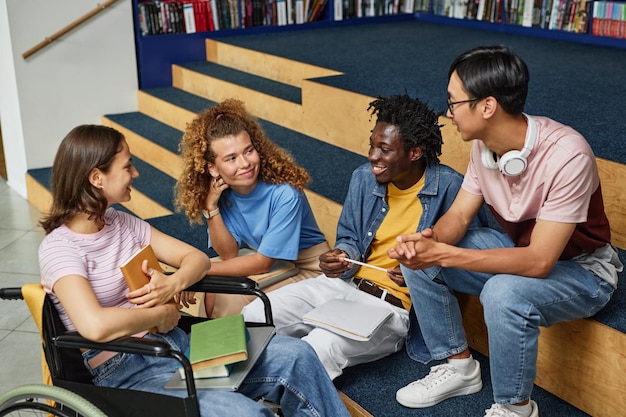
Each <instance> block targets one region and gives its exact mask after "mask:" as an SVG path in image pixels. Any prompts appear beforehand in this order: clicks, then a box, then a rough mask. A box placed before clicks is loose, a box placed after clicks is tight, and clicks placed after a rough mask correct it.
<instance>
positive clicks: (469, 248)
mask: <svg viewBox="0 0 626 417" xmlns="http://www.w3.org/2000/svg"><path fill="white" fill-rule="evenodd" d="M448 79H449V83H448V95H449V99H448V116H450V117H451V118H452V122H453V124H454V125H456V126H457V129H458V130H459V132H460V133H461V136H462V138H463V140H464V141H470V140H473V139H479V140H476V141H474V143H473V145H472V149H471V154H470V163H469V166H468V169H467V173H466V175H465V178H464V181H463V185H462V188H461V190H460V191H459V194H458V195H457V198H456V199H455V201H454V203H453V204H452V207H451V208H450V210H448V211H447V213H446V214H445V215H444V216H443V217H441V218H440V219H439V220H438V221H437V222H436V223H435V225H434V226H433V227H432V228H429V229H425V230H423V231H422V232H421V233H415V234H410V235H402V236H399V237H398V245H397V246H396V247H395V248H393V249H391V250H390V251H389V256H390V257H391V258H394V259H397V260H398V261H400V263H401V264H402V267H401V269H402V273H403V276H404V278H405V281H406V283H407V286H408V287H409V290H410V294H411V298H412V299H413V300H419V302H416V303H415V304H414V307H415V311H416V313H417V317H418V320H419V324H420V328H421V331H422V334H423V336H424V339H425V342H426V345H427V347H428V350H429V352H430V357H425V358H422V359H424V361H425V362H426V361H429V360H431V359H434V360H444V359H445V360H446V361H445V362H443V363H442V364H441V365H438V366H434V367H433V368H431V371H430V373H429V374H428V375H427V376H425V377H424V378H422V379H420V380H417V381H415V382H413V383H411V384H409V385H407V386H406V387H404V388H402V389H400V390H399V391H398V392H397V394H396V398H397V400H398V401H399V402H400V403H401V404H403V405H404V406H407V407H413V408H422V407H429V406H433V405H435V404H437V403H439V402H440V401H443V400H445V399H446V398H450V397H454V396H459V395H466V394H471V393H474V392H477V391H478V390H480V389H481V387H482V382H481V373H480V366H479V364H478V362H477V361H475V360H474V359H473V358H472V356H471V354H470V351H469V349H468V344H467V340H466V336H465V333H464V331H463V325H462V318H461V313H460V310H459V306H458V302H457V300H456V298H455V297H454V292H456V291H459V292H464V293H469V294H475V295H478V296H480V301H481V303H482V305H483V307H484V318H485V323H486V325H487V329H488V334H489V357H490V365H491V379H492V383H493V395H494V402H495V404H494V405H493V406H492V407H491V408H490V409H488V410H487V411H486V414H485V417H495V416H501V417H519V416H521V417H528V416H533V417H537V416H538V415H539V412H538V407H537V404H536V403H535V402H534V401H532V400H531V399H530V396H531V392H532V388H533V381H534V380H535V375H536V360H537V343H538V337H539V327H540V326H551V325H553V324H555V323H559V322H564V321H570V320H574V319H578V318H582V317H589V316H592V315H593V314H595V313H596V312H597V311H598V310H600V309H601V308H602V307H603V306H604V305H605V304H606V303H607V302H608V300H609V299H610V297H611V295H612V293H613V291H614V289H615V287H616V285H617V272H618V271H621V270H622V264H621V263H620V261H619V258H618V256H617V252H616V250H615V248H614V247H613V246H612V245H611V235H610V228H609V223H608V220H607V217H606V214H605V213H604V205H603V201H602V192H601V188H600V180H599V176H598V169H597V166H596V159H595V157H594V155H593V152H592V151H591V149H590V147H589V145H588V143H587V142H586V141H585V139H584V138H583V137H582V136H581V135H580V134H579V133H578V132H576V131H575V130H574V129H572V128H571V127H568V126H564V125H562V124H560V123H558V122H556V121H554V120H551V119H549V118H547V117H540V116H530V115H527V114H525V113H524V112H523V109H524V104H525V101H526V95H527V92H528V81H529V74H528V68H527V66H526V64H525V63H524V62H523V61H522V60H521V59H520V58H519V57H518V56H517V55H516V54H514V53H513V52H512V51H510V50H509V49H507V48H505V47H502V46H485V47H478V48H475V49H472V50H470V51H468V52H465V53H464V54H462V55H460V56H459V57H458V58H457V59H456V60H455V61H454V62H453V63H452V65H451V67H450V70H449V72H448ZM483 203H486V204H487V206H488V207H489V208H490V210H491V212H492V213H493V214H494V215H495V218H496V220H497V221H498V223H499V224H500V226H502V228H503V230H504V232H499V231H496V230H493V229H469V230H468V228H467V224H468V223H469V220H470V219H471V218H472V217H473V216H474V215H475V214H476V212H477V211H478V210H479V208H480V207H481V206H482V204H483ZM466 232H467V233H466Z"/></svg>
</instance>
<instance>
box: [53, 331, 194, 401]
mask: <svg viewBox="0 0 626 417" xmlns="http://www.w3.org/2000/svg"><path fill="white" fill-rule="evenodd" d="M53 343H54V344H55V345H56V346H57V347H59V348H70V349H97V350H108V351H113V352H120V353H132V354H137V355H144V356H156V357H167V358H174V359H176V360H177V361H178V362H179V363H180V364H181V366H182V368H183V370H184V372H185V380H186V381H185V383H186V385H187V394H188V395H189V396H195V392H196V384H195V381H194V378H193V370H192V368H191V362H189V359H188V358H187V357H186V356H185V355H184V354H183V353H182V352H179V351H177V350H174V349H172V348H171V347H170V345H169V344H168V343H167V342H166V341H164V340H156V339H145V338H140V337H133V336H127V337H121V338H119V339H115V340H112V341H110V342H105V343H100V342H92V341H91V340H89V339H86V338H84V337H82V336H81V335H80V334H78V332H67V333H64V334H61V335H58V336H56V337H55V338H54V339H53Z"/></svg>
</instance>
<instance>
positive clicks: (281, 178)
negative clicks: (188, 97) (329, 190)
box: [175, 99, 310, 223]
mask: <svg viewBox="0 0 626 417" xmlns="http://www.w3.org/2000/svg"><path fill="white" fill-rule="evenodd" d="M243 131H246V132H248V135H250V140H251V141H252V145H253V146H254V148H255V149H256V151H257V152H258V154H259V157H260V159H261V167H260V172H259V180H262V181H265V182H268V183H271V184H284V183H287V184H290V185H291V186H293V187H294V188H296V189H298V190H303V189H304V188H305V187H306V186H307V184H308V183H309V181H310V177H309V174H308V172H307V171H306V170H305V169H304V168H302V167H301V166H300V165H298V164H297V163H296V162H295V161H294V159H293V158H292V156H291V155H290V154H289V153H288V152H287V151H286V150H285V149H283V148H281V147H279V146H278V145H276V144H275V143H274V142H272V141H271V140H269V139H268V138H267V136H266V135H265V132H264V131H263V129H262V128H261V126H260V125H259V123H258V122H257V121H256V119H254V118H253V117H252V115H250V114H249V113H248V112H247V111H246V109H245V106H244V103H243V102H242V101H240V100H236V99H227V100H224V101H223V102H221V103H219V104H218V105H217V106H214V107H211V108H209V109H206V110H205V111H203V112H202V113H200V114H198V115H197V116H196V118H195V119H194V120H193V121H192V122H191V123H189V124H188V125H187V129H186V130H185V133H184V135H183V139H182V141H181V143H180V145H179V150H180V154H181V156H182V159H183V161H184V168H183V172H182V174H181V176H180V178H179V179H178V182H177V184H176V201H175V204H176V209H177V210H178V211H184V213H185V215H186V216H187V217H188V218H189V221H190V222H192V223H201V221H202V217H201V216H200V212H201V210H202V208H203V207H202V206H203V204H204V199H205V197H206V194H207V190H208V189H209V185H210V181H211V175H210V174H209V172H208V163H209V162H211V163H213V162H215V154H214V153H213V151H212V150H211V146H210V144H211V142H212V141H213V140H215V139H221V138H224V137H227V136H231V135H236V134H238V133H240V132H243Z"/></svg>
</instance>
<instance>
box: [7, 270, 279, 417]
mask: <svg viewBox="0 0 626 417" xmlns="http://www.w3.org/2000/svg"><path fill="white" fill-rule="evenodd" d="M188 291H194V292H198V293H206V292H211V293H226V294H244V295H254V296H257V297H259V298H260V299H261V300H262V302H263V304H264V306H265V322H263V323H246V325H247V326H249V327H250V326H272V327H273V326H274V323H273V317H272V310H271V305H270V301H269V299H268V298H267V296H266V295H265V293H263V291H261V290H260V289H259V288H258V284H257V283H256V282H255V281H254V280H252V279H250V278H247V277H219V276H206V277H205V278H203V279H202V280H200V281H199V282H197V283H196V284H194V285H192V286H191V287H189V288H188ZM27 292H28V295H27ZM33 293H34V294H36V296H35V297H39V299H38V300H37V301H30V300H29V299H30V298H32V294H33ZM0 299H5V300H25V301H27V304H29V308H30V311H31V315H33V317H34V318H35V321H36V322H38V323H39V324H38V325H39V326H40V327H39V330H40V336H41V340H42V349H43V357H44V359H45V360H44V362H45V365H47V368H48V370H49V378H47V379H48V380H47V381H46V382H47V383H48V384H51V385H47V384H30V385H23V386H20V387H16V388H14V389H12V390H10V391H9V392H7V393H5V394H4V395H0V416H13V417H16V416H56V417H107V416H108V417H131V416H133V417H138V416H155V417H173V416H180V417H200V412H199V405H198V398H197V395H196V385H195V381H194V378H193V371H192V368H191V364H190V362H189V360H188V359H187V357H186V356H185V355H184V353H182V352H179V351H177V350H174V349H171V348H170V346H169V345H168V344H167V343H165V342H163V341H159V340H154V339H142V338H136V337H132V336H129V337H123V338H120V339H117V340H114V341H111V342H106V343H96V342H91V341H89V340H87V339H85V338H83V337H81V336H80V335H79V334H78V332H68V331H67V330H66V329H65V327H64V325H63V323H62V322H61V320H60V318H59V315H58V313H57V310H56V308H55V307H54V305H53V302H52V300H51V299H50V297H48V296H47V295H46V294H45V292H44V291H43V289H42V288H41V286H40V285H38V284H27V285H25V286H24V287H21V288H20V287H18V288H0ZM37 304H38V305H39V306H41V311H38V310H39V307H37V306H36V305H37ZM202 320H207V319H206V318H200V317H194V316H185V315H183V316H181V320H180V321H179V324H178V326H179V327H181V328H182V329H183V330H185V331H186V332H189V331H190V329H191V325H192V324H193V323H197V322H198V321H202ZM81 349H83V350H84V349H99V350H108V351H115V352H122V353H132V354H139V355H148V356H154V357H160V358H163V360H166V358H169V359H170V360H171V359H174V360H177V361H178V362H179V363H180V365H181V366H182V368H183V370H184V373H185V376H186V378H185V383H186V392H187V396H186V397H182V398H181V397H174V396H168V395H163V394H155V393H150V392H144V391H137V390H132V389H120V388H108V387H98V386H95V385H93V383H92V380H91V378H92V377H91V375H90V373H89V372H88V370H87V369H86V368H85V366H84V364H83V359H82V355H81ZM47 373H48V372H47V371H44V379H46V378H45V376H46V374H47Z"/></svg>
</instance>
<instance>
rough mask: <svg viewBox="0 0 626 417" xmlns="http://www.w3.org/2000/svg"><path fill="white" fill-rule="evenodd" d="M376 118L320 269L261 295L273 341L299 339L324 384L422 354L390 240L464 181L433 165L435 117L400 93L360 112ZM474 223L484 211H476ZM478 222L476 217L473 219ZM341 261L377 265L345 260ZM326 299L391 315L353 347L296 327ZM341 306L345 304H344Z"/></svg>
mask: <svg viewBox="0 0 626 417" xmlns="http://www.w3.org/2000/svg"><path fill="white" fill-rule="evenodd" d="M370 110H371V114H372V115H375V116H376V125H375V126H374V129H373V130H372V134H371V136H370V138H369V143H370V148H369V154H368V159H369V163H366V164H364V165H362V166H360V167H358V168H357V169H356V170H355V171H354V172H353V174H352V179H351V182H350V187H349V189H348V194H347V196H346V200H345V202H344V206H343V210H342V212H341V216H340V218H339V224H338V225H337V239H336V244H335V249H333V250H331V251H328V252H326V253H324V254H322V255H321V256H320V268H321V270H322V271H323V272H324V274H323V275H320V276H319V277H317V278H311V279H308V280H304V281H301V282H297V283H294V284H289V285H287V286H285V287H283V288H280V289H278V290H276V291H273V292H272V293H270V294H268V297H269V298H270V300H271V303H272V311H273V313H274V323H275V325H276V328H277V332H278V333H279V334H285V335H291V336H296V337H301V338H302V339H303V340H305V341H307V342H308V343H309V344H310V345H311V346H313V348H314V349H315V351H316V352H317V355H318V357H319V358H320V360H321V361H322V363H323V364H324V367H325V368H326V371H327V372H328V374H329V375H330V377H331V378H332V379H334V378H336V377H338V376H339V375H341V374H342V372H343V369H344V368H346V367H348V366H353V365H356V364H359V363H364V362H370V361H374V360H376V359H380V358H382V357H384V356H387V355H389V354H391V353H393V352H397V351H398V350H400V349H401V348H402V346H403V343H404V341H405V340H406V337H407V332H408V331H409V327H411V329H412V330H413V331H411V332H410V336H409V338H408V343H409V345H408V349H407V350H408V352H409V354H411V353H412V352H415V351H416V350H415V349H418V350H419V349H420V348H421V349H425V346H424V345H423V343H421V342H422V339H421V334H420V332H419V328H418V327H417V326H413V325H411V326H409V321H411V322H412V323H415V324H416V321H415V317H412V318H411V320H409V309H410V307H411V300H410V298H409V291H408V289H407V287H406V285H405V284H404V279H403V278H402V276H401V274H400V265H399V263H398V261H396V260H393V259H390V258H389V257H388V256H387V250H388V249H389V248H392V247H395V245H396V237H397V236H399V235H402V234H406V233H412V232H415V231H420V230H422V229H423V228H426V227H429V226H430V225H432V224H434V223H435V222H436V220H437V219H438V218H439V217H440V216H441V215H443V214H444V213H445V212H446V210H447V209H448V207H449V206H450V204H452V201H453V200H454V198H455V196H456V194H457V191H458V190H459V188H460V186H461V182H462V180H463V177H462V176H461V175H460V174H459V173H458V172H456V171H454V170H453V169H452V168H449V167H447V166H445V165H441V164H439V158H438V155H440V154H441V145H442V139H441V131H440V129H439V124H438V117H437V115H436V114H435V113H434V112H433V111H432V110H430V109H429V108H428V107H427V106H426V105H425V104H424V103H422V102H421V101H419V100H417V99H412V98H410V97H409V96H408V95H406V94H405V95H394V96H391V97H389V98H379V99H377V100H374V101H372V102H371V103H370V105H369V107H368V111H370ZM481 216H482V214H481ZM474 222H475V223H476V222H478V220H474ZM347 258H349V259H351V260H356V261H360V262H366V263H367V264H369V265H371V266H375V267H379V268H382V271H385V272H382V271H381V270H380V269H374V268H370V267H366V266H359V265H358V264H354V263H350V262H348V261H346V259H347ZM330 299H342V300H346V301H356V302H359V303H362V304H367V305H371V306H382V307H384V308H387V309H389V310H390V311H391V315H390V317H389V318H388V319H387V320H386V321H385V322H384V324H383V325H382V326H381V327H379V328H378V329H377V330H376V331H375V332H374V334H373V335H372V337H371V338H370V339H369V340H367V341H363V340H354V339H351V338H348V337H344V336H342V335H339V334H337V333H334V332H332V331H329V330H326V329H322V328H320V327H315V326H312V325H309V324H307V323H304V322H303V317H304V316H305V315H306V314H307V313H309V312H310V311H311V310H313V309H314V308H316V307H317V306H319V305H322V304H324V303H325V302H327V301H328V300H330ZM347 304H349V303H348V302H346V305H347ZM243 313H244V316H245V318H246V320H250V321H255V320H259V319H261V318H262V317H263V316H262V314H263V311H262V305H261V304H260V303H259V302H257V301H255V302H253V303H252V304H249V305H248V306H246V307H245V308H244V310H243Z"/></svg>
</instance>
